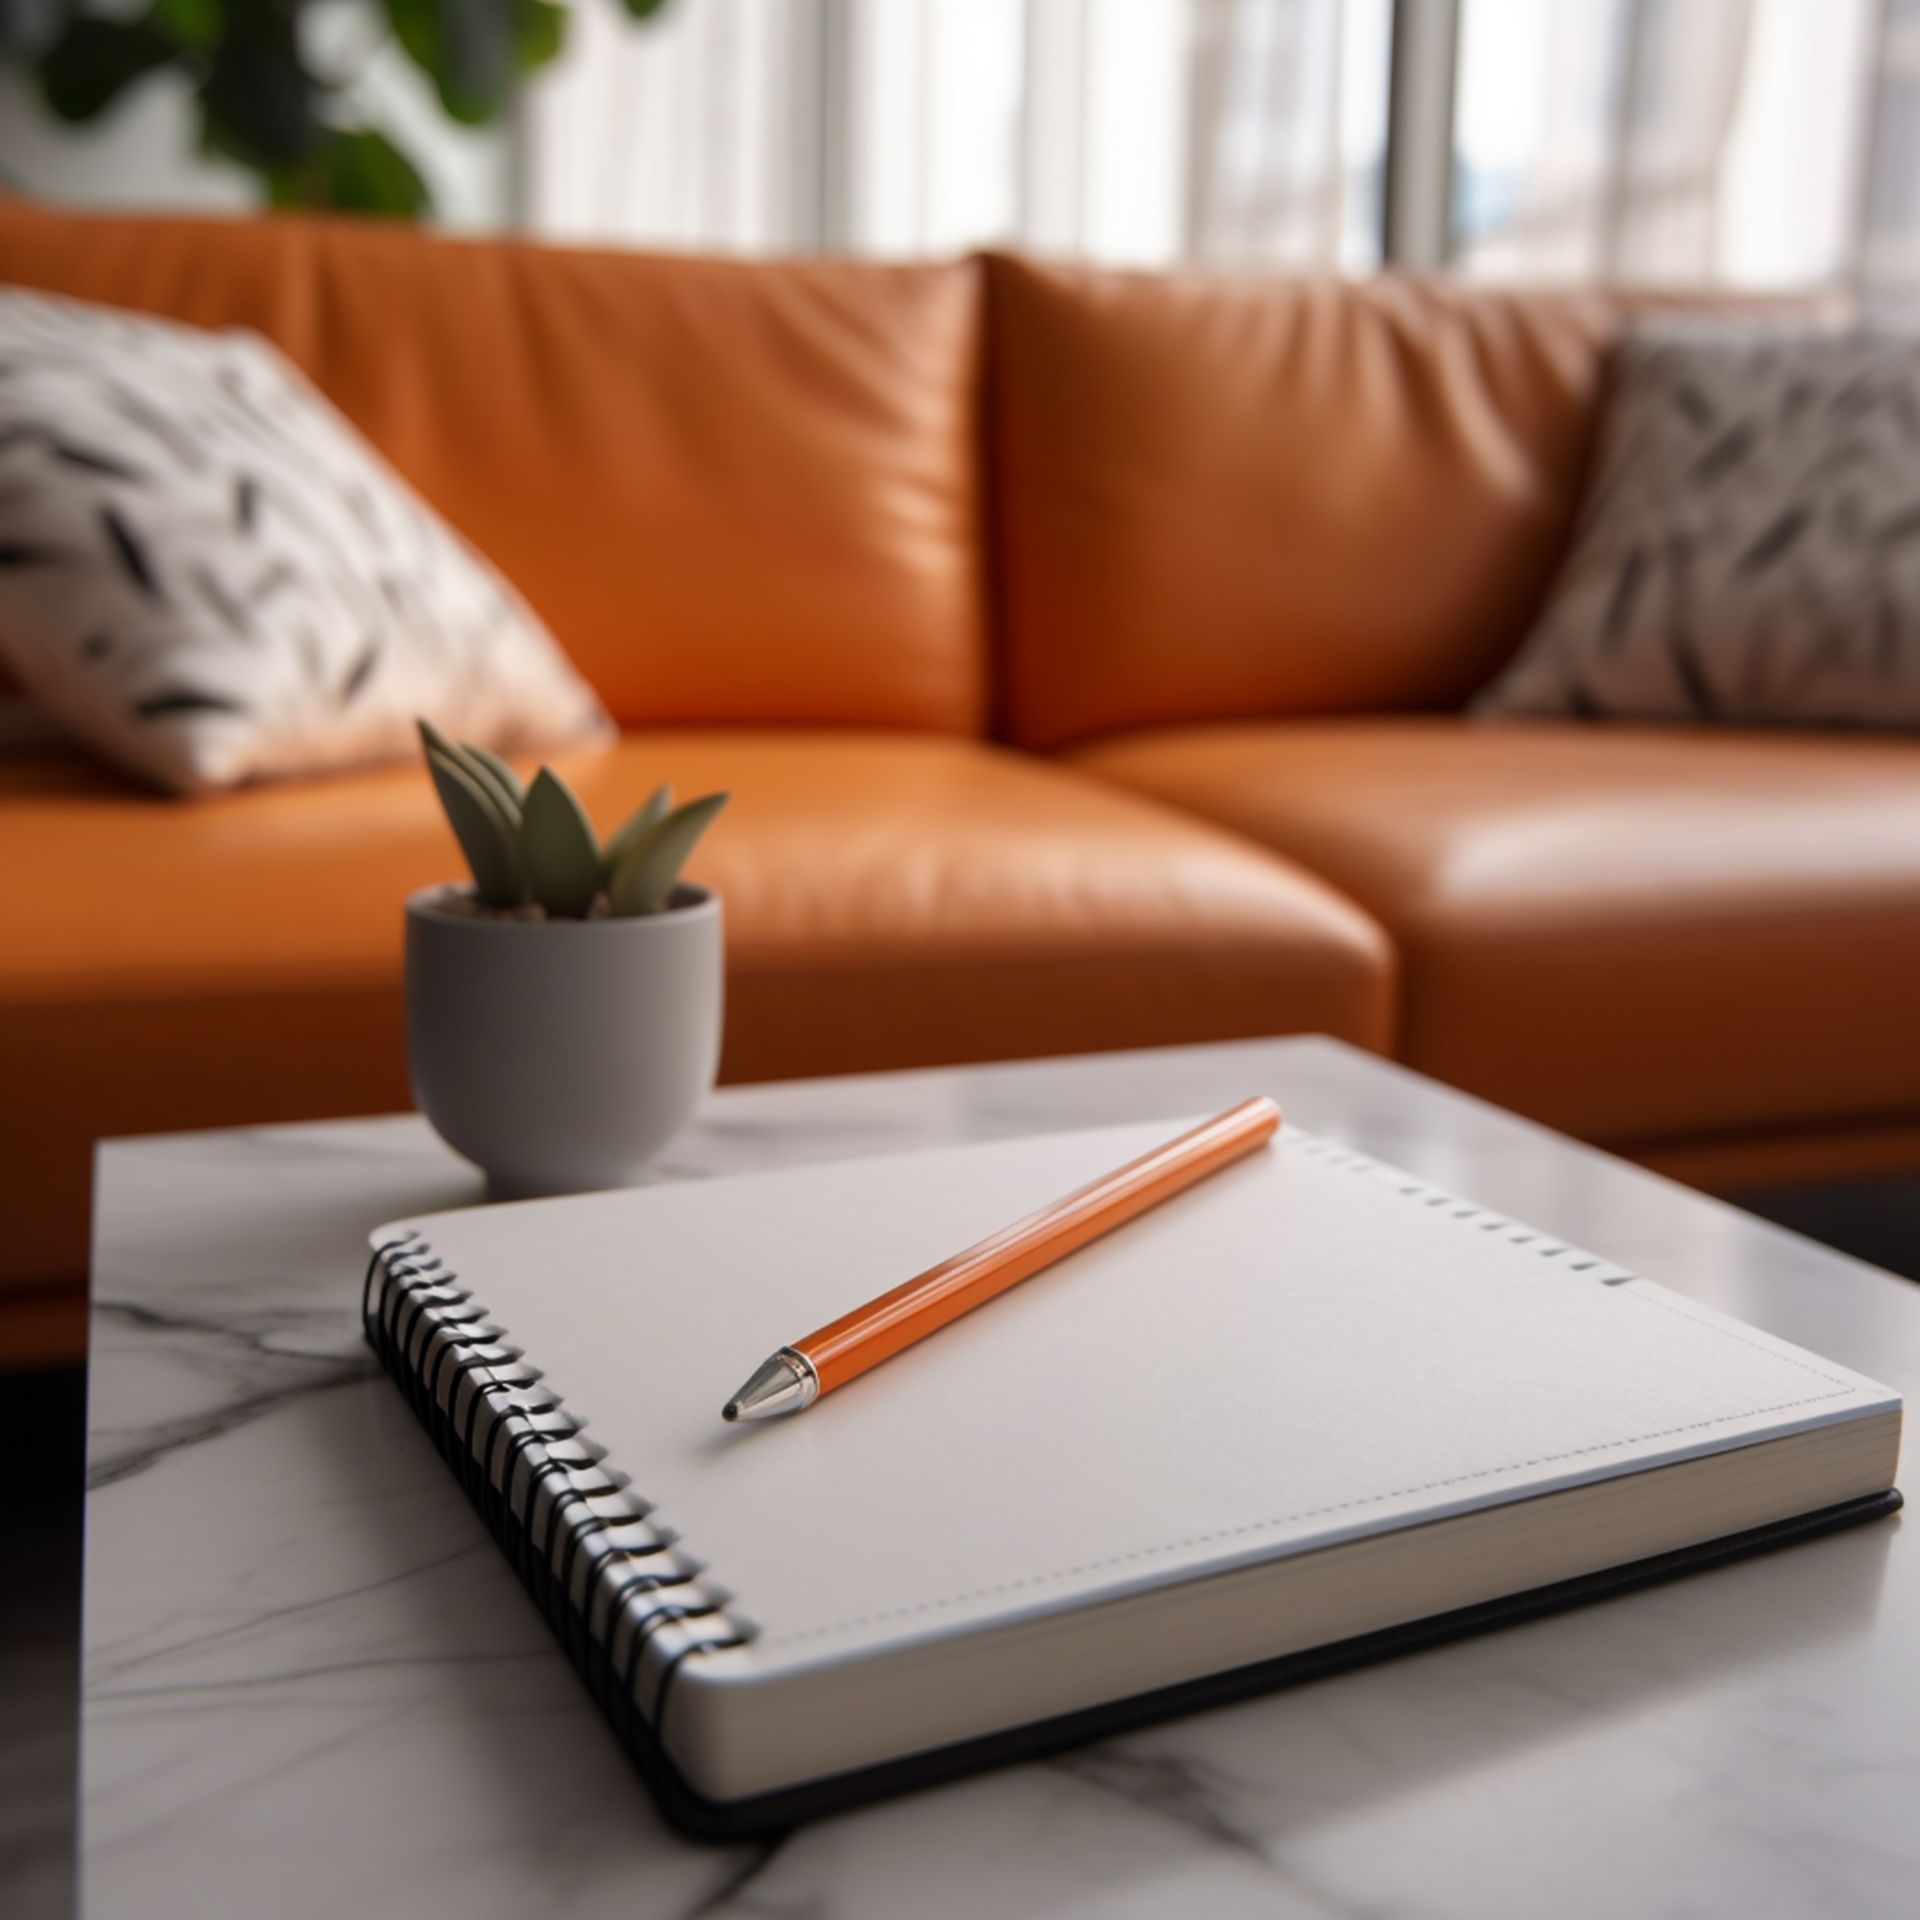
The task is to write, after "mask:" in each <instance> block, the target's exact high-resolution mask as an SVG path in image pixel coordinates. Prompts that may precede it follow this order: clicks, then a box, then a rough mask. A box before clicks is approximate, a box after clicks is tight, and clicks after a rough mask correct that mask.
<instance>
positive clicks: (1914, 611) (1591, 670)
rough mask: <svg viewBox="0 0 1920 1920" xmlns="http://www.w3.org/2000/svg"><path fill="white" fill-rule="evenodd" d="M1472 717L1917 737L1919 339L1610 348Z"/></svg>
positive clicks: (1792, 337) (1865, 335)
mask: <svg viewBox="0 0 1920 1920" xmlns="http://www.w3.org/2000/svg"><path fill="white" fill-rule="evenodd" d="M1477 706H1478V710H1479V711H1481V712H1483V713H1488V714H1502V715H1505V714H1521V715H1575V716H1579V717H1582V718H1589V719H1620V720H1685V721H1696V722H1700V721H1721V722H1728V723H1736V724H1783V723H1794V724H1803V725H1811V726H1875V727H1912V726H1916V725H1920V336H1908V335H1902V334H1897V333H1882V332H1851V333H1818V334H1784V333H1780V332H1777V331H1772V330H1768V331H1760V330H1751V331H1747V332H1744V333H1741V334H1737V335H1736V334H1731V333H1729V332H1727V331H1726V330H1724V328H1723V329H1720V330H1717V331H1710V330H1705V329H1703V328H1701V327H1698V326H1696V327H1688V326H1686V325H1684V324H1682V323H1674V322H1667V323H1665V324H1664V325H1662V326H1661V327H1659V328H1658V329H1649V330H1648V331H1646V332H1645V333H1642V334H1638V335H1634V336H1631V337H1629V338H1628V339H1627V340H1626V341H1625V342H1624V343H1623V344H1622V346H1621V348H1620V350H1619V353H1618V356H1617V359H1616V363H1615V366H1614V369H1613V378H1612V381H1611V385H1610V390H1609V394H1608V397H1607V400H1606V403H1605V407H1604V411H1603V414H1602V418H1601V423H1600V431H1599V440H1598V445H1597V448H1596V452H1595V458H1594V462H1593V468H1592V474H1591V478H1590V480H1589V483H1588V492H1587V498H1586V501H1585V504H1584V507H1583V509H1582V512H1581V515H1580V519H1579V523H1578V525H1577V526H1576V528H1575V531H1574V535H1573V540H1572V544H1571V547H1570V550H1569V552H1568V555H1567V559H1566V561H1565V564H1564V566H1563V567H1562V569H1561V571H1560V574H1559V577H1558V579H1557V580H1556V581H1555V582H1554V584H1553V586H1552V587H1551V588H1550V590H1549V592H1548V595H1547V599H1546V604H1545V608H1544V610H1543V612H1542V613H1541V615H1540V617H1539V619H1538V621H1537V622H1536V624H1535V626H1534V629H1533V631H1532V633H1531V635H1530V636H1529V637H1528V639H1527V640H1526V642H1525V644H1524V645H1523V647H1522V649H1521V651H1520V653H1519V655H1518V657H1517V658H1516V659H1515V660H1514V661H1513V663H1512V664H1511V665H1510V666H1509V667H1508V668H1507V669H1506V671H1505V672H1504V673H1503V674H1502V675H1501V676H1500V677H1499V678H1498V679H1497V680H1496V681H1495V682H1494V683H1493V685H1492V686H1491V687H1490V688H1489V689H1488V690H1487V691H1486V692H1485V693H1484V694H1482V696H1481V698H1480V700H1479V701H1478V702H1477Z"/></svg>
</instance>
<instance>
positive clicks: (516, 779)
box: [460, 741, 527, 819]
mask: <svg viewBox="0 0 1920 1920" xmlns="http://www.w3.org/2000/svg"><path fill="white" fill-rule="evenodd" d="M460 751H461V752H462V753H463V754H465V755H466V757H467V759H468V760H469V761H471V762H475V763H477V765H478V766H479V767H481V768H484V769H485V770H486V771H487V772H488V773H490V774H491V775H492V776H493V779H494V783H495V784H496V785H497V786H498V787H499V789H500V791H501V792H502V793H504V794H505V795H506V796H507V798H508V799H509V800H511V801H512V802H513V811H514V816H515V818H516V819H517V818H518V817H519V813H520V809H521V808H522V807H523V806H525V805H526V801H527V790H526V788H525V787H524V786H523V785H522V784H521V782H520V776H519V775H518V774H517V773H515V772H514V770H513V769H512V768H511V767H510V766H508V765H507V763H506V762H505V761H504V760H502V759H501V758H500V756H499V755H498V754H497V753H490V752H488V750H487V749H486V748H485V747H476V746H475V745H474V744H473V743H472V742H471V741H463V742H462V743H461V747H460Z"/></svg>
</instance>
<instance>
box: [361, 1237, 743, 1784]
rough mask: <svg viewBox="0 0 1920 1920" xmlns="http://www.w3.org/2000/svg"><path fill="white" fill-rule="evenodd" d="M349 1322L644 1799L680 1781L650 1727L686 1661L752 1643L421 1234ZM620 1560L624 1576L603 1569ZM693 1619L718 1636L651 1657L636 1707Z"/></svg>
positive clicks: (690, 1638)
mask: <svg viewBox="0 0 1920 1920" xmlns="http://www.w3.org/2000/svg"><path fill="white" fill-rule="evenodd" d="M376 1279H377V1280H378V1282H379V1284H378V1286H377V1287H376V1284H375V1282H376ZM360 1320H361V1324H362V1326H363V1327H364V1329H365V1332H366V1337H367V1343H368V1345H369V1346H371V1347H372V1348H373V1350H374V1352H375V1353H377V1354H378V1355H379V1356H380V1359H381V1360H382V1362H383V1363H384V1364H385V1366H386V1368H387V1371H388V1372H389V1373H391V1374H392V1375H393V1377H394V1379H395V1381H396V1382H397V1383H398V1384H399V1387H400V1390H401V1392H402V1393H404V1394H405V1395H406V1397H407V1401H408V1404H409V1405H411V1406H412V1408H413V1410H414V1413H415V1414H416V1415H417V1416H418V1418H419V1420H420V1423H421V1425H422V1426H423V1427H425V1428H426V1430H427V1433H428V1435H429V1436H430V1437H431V1438H432V1440H433V1443H434V1445H435V1446H436V1447H437V1448H438V1449H439V1451H440V1453H441V1456H442V1457H443V1458H444V1459H445V1460H446V1462H447V1464H448V1466H450V1467H451V1468H452V1469H453V1472H454V1475H455V1477H456V1478H457V1479H458V1480H459V1482H460V1484H461V1486H462V1487H463V1488H465V1490H466V1494H467V1498H468V1499H469V1500H470V1501H471V1502H472V1503H473V1506H474V1509H475V1511H476V1512H478V1513H479V1515H480V1517H481V1519H482V1520H484V1521H485V1522H486V1524H487V1528H488V1531H489V1532H491V1533H492V1535H493V1537H494V1538H495V1539H496V1540H497V1541H498V1542H499V1543H500V1547H501V1549H502V1551H503V1552H504V1553H505V1554H506V1556H507V1559H508V1562H509V1564H511V1565H512V1567H513V1568H514V1570H515V1571H516V1572H517V1573H518V1574H519V1575H520V1579H521V1582H522V1584H523V1585H524V1586H525V1587H526V1589H527V1592H528V1593H529V1594H530V1595H531V1596H532V1598H533V1601H534V1604H535V1605H536V1606H538V1607H539V1609H540V1610H541V1612H542V1613H544V1614H545V1615H546V1617H547V1622H548V1624H549V1625H550V1626H551V1627H552V1629H553V1631H554V1633H555V1635H556V1636H557V1637H558V1638H559V1641H560V1644H561V1645H562V1646H563V1647H564V1648H565V1649H566V1651H567V1655H568V1657H569V1658H570V1659H571V1660H572V1661H573V1664H574V1666H575V1667H576V1668H577V1669H578V1670H579V1672H580V1675H581V1677H582V1678H583V1679H584V1680H585V1681H586V1683H587V1686H588V1688H589V1690H590V1691H591V1692H592V1693H593V1695H594V1697H595V1698H596V1699H597V1700H598V1701H599V1702H600V1705H601V1708H602V1710H603V1711H604V1712H605V1713H606V1715H607V1718H608V1719H609V1721H611V1722H612V1724H613V1728H614V1731H615V1732H616V1733H617V1734H618V1735H619V1736H620V1739H621V1741H622V1743H623V1744H624V1745H625V1746H626V1748H627V1750H628V1751H629V1752H630V1753H631V1754H632V1755H633V1757H634V1759H635V1761H636V1763H637V1764H638V1765H639V1767H640V1769H641V1771H642V1772H643V1773H644V1774H645V1775H646V1776H647V1777H648V1779H649V1781H650V1782H651V1783H652V1784H654V1785H655V1787H656V1790H658V1789H659V1788H660V1787H661V1785H662V1780H663V1776H667V1777H669V1783H670V1784H677V1782H671V1780H670V1776H671V1773H672V1769H671V1763H670V1762H668V1761H667V1760H666V1758H665V1756H664V1755H663V1754H662V1752H661V1751H660V1748H659V1743H658V1738H657V1735H656V1732H655V1729H657V1728H658V1727H659V1726H660V1724H661V1714H662V1712H663V1710H664V1708H665V1705H666V1699H667V1691H668V1688H669V1686H670V1685H671V1683H672V1680H673V1677H674V1675H675V1674H676V1673H677V1672H678V1671H679V1670H680V1667H681V1665H682V1663H683V1662H684V1661H686V1660H687V1659H688V1658H689V1657H690V1656H692V1655H694V1654H697V1653H715V1652H718V1651H720V1650H721V1649H722V1648H726V1647H738V1646H744V1645H745V1644H746V1642H747V1640H748V1639H749V1638H750V1634H749V1633H748V1632H747V1630H746V1629H745V1628H744V1627H743V1626H742V1625H741V1623H740V1622H739V1621H738V1620H736V1619H734V1618H732V1617H730V1616H729V1615H728V1614H727V1611H726V1606H725V1596H724V1595H721V1594H718V1593H716V1591H715V1590H714V1589H713V1588H711V1587H710V1586H709V1585H708V1584H706V1583H705V1582H704V1581H703V1579H702V1574H703V1569H702V1568H701V1567H700V1566H699V1565H698V1564H697V1563H694V1562H692V1561H690V1560H689V1559H688V1558H687V1557H686V1556H685V1555H683V1554H681V1553H679V1552H678V1551H677V1550H676V1546H675V1542H674V1540H673V1537H672V1536H671V1534H669V1533H667V1532H665V1531H664V1530H663V1529H661V1528H659V1527H657V1526H655V1525H653V1524H652V1523H651V1522H650V1520H649V1509H648V1507H647V1504H646V1503H645V1502H644V1501H643V1500H641V1499H640V1498H639V1497H638V1496H637V1495H635V1494H634V1493H633V1492H632V1491H631V1489H629V1488H627V1487H626V1486H624V1485H622V1484H621V1483H620V1482H618V1481H616V1480H614V1479H612V1478H610V1477H609V1476H608V1475H607V1474H606V1473H605V1472H604V1471H603V1470H602V1468H601V1466H600V1456H599V1454H598V1453H597V1452H596V1451H595V1450H594V1449H593V1448H592V1447H591V1446H590V1445H588V1444H587V1443H586V1442H585V1441H584V1440H582V1439H581V1437H580V1435H581V1426H580V1423H579V1422H578V1421H577V1420H575V1419H574V1418H573V1417H572V1416H571V1415H570V1414H569V1413H568V1412H567V1410H566V1408H565V1407H564V1406H563V1405H562V1404H561V1402H560V1400H559V1399H558V1398H557V1397H556V1396H555V1395H554V1394H553V1393H552V1392H551V1391H549V1390H547V1389H546V1388H544V1387H543V1386H542V1384H541V1376H540V1373H539V1371H538V1369H537V1368H534V1367H531V1366H528V1365H527V1364H525V1361H524V1357H523V1356H522V1354H521V1353H520V1351H519V1350H518V1349H517V1348H515V1347H512V1346H509V1345H508V1344H507V1343H506V1336H505V1334H504V1332H503V1330H502V1329H501V1328H499V1327H497V1326H495V1325H494V1324H493V1323H492V1321H491V1320H490V1319H489V1318H488V1316H487V1313H486V1309H485V1308H484V1307H483V1306H481V1305H480V1304H479V1303H478V1302H476V1301H475V1300H474V1299H473V1297H472V1295H471V1294H470V1293H468V1292H467V1291H466V1290H465V1289H464V1288H463V1287H461V1285H460V1284H459V1278H458V1276H457V1275H456V1274H454V1273H452V1272H451V1271H450V1270H449V1269H448V1268H447V1267H446V1265H445V1264H444V1263H443V1262H442V1261H441V1260H440V1259H439V1257H438V1256H437V1255H436V1254H435V1253H434V1251H433V1249H432V1247H431V1246H430V1245H429V1244H428V1242H427V1241H426V1240H425V1239H423V1238H422V1237H421V1236H420V1235H419V1234H418V1233H417V1232H414V1231H412V1230H408V1231H407V1232H405V1233H403V1234H401V1235H399V1236H398V1237H397V1238H395V1239H393V1240H389V1241H387V1242H385V1243H384V1244H383V1245H381V1246H380V1247H378V1248H376V1249H375V1251H374V1254H373V1258H372V1259H371V1260H370V1261H369V1262H368V1263H367V1275H366V1280H365V1282H364V1284H363V1285H362V1287H361V1292H360ZM609 1506H611V1508H612V1509H613V1510H612V1511H605V1510H603V1509H604V1508H607V1507H609ZM556 1553H557V1558H558V1565H557V1567H556V1564H555V1560H556ZM617 1563H625V1570H624V1571H623V1572H621V1573H620V1574H619V1575H618V1576H614V1575H613V1574H612V1569H613V1568H614V1566H615V1565H616V1564H617ZM695 1621H711V1622H713V1623H714V1628H715V1631H714V1632H713V1634H712V1635H711V1636H709V1635H708V1634H705V1633H702V1634H699V1635H687V1636H686V1637H684V1639H683V1643H682V1644H681V1645H680V1646H678V1647H676V1648H675V1649H674V1650H673V1651H672V1652H671V1653H670V1654H668V1655H667V1656H666V1657H665V1658H664V1659H663V1660H662V1661H661V1662H660V1672H659V1678H658V1679H657V1681H656V1682H655V1684H654V1687H653V1691H652V1698H651V1699H650V1700H649V1701H648V1702H647V1703H646V1705H645V1707H644V1708H643V1707H642V1705H641V1702H640V1699H639V1688H640V1683H641V1677H642V1663H643V1661H644V1658H645V1655H646V1651H647V1649H648V1647H649V1646H651V1645H652V1644H653V1642H654V1641H655V1639H656V1638H657V1637H658V1635H659V1634H660V1633H661V1632H662V1630H663V1629H666V1628H668V1627H684V1626H685V1624H686V1623H688V1622H695ZM623 1624H624V1625H625V1626H626V1628H627V1645H626V1649H625V1652H624V1654H623V1655H618V1656H617V1655H616V1649H617V1647H618V1645H619V1640H620V1628H621V1626H622V1625H623Z"/></svg>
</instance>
